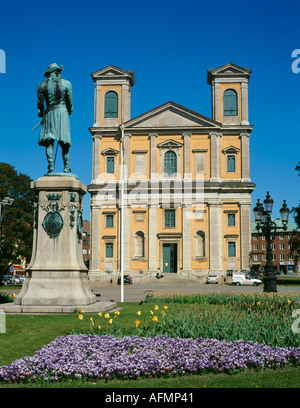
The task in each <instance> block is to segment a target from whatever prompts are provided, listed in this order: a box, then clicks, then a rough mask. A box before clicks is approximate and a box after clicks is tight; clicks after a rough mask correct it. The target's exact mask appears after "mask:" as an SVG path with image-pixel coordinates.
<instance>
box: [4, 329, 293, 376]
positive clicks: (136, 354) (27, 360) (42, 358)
mask: <svg viewBox="0 0 300 408" xmlns="http://www.w3.org/2000/svg"><path fill="white" fill-rule="evenodd" d="M289 363H294V364H299V363H300V348H299V347H298V348H296V347H293V348H282V347H270V346H267V345H264V344H259V343H254V342H251V341H244V340H238V341H233V342H227V341H220V340H216V339H207V338H201V337H200V338H198V339H182V338H178V337H177V338H170V337H168V336H157V337H154V338H151V337H149V338H145V337H144V338H140V337H114V336H97V335H92V334H89V335H83V334H81V335H69V336H62V337H57V338H56V339H55V340H53V341H52V342H51V343H49V344H47V345H46V346H44V347H43V348H42V349H40V350H38V351H37V352H36V354H35V355H34V356H33V357H28V356H26V357H23V358H21V359H19V360H16V361H14V362H13V363H12V364H10V365H6V366H1V367H0V381H4V382H7V381H18V382H26V381H36V380H44V381H61V380H63V379H68V378H74V379H75V378H85V379H93V380H94V379H98V378H105V379H110V378H118V377H119V378H137V377H153V376H165V377H169V376H174V375H183V374H185V373H201V372H204V371H205V372H229V371H231V370H245V369H247V368H249V367H280V366H284V365H286V364H289Z"/></svg>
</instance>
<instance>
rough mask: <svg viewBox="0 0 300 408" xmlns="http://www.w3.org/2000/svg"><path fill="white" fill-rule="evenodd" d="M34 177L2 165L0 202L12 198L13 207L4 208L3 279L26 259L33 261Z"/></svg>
mask: <svg viewBox="0 0 300 408" xmlns="http://www.w3.org/2000/svg"><path fill="white" fill-rule="evenodd" d="M31 181H32V180H31V178H30V177H29V176H28V175H26V174H22V173H18V172H17V171H16V170H15V168H14V167H13V166H11V165H10V164H7V163H3V162H0V201H2V200H3V198H4V197H10V198H12V199H13V200H14V201H13V203H12V205H11V206H7V205H2V206H1V230H0V276H2V275H3V274H5V273H7V272H8V269H9V266H10V265H11V264H13V263H18V262H20V260H21V259H22V258H25V259H26V260H27V261H29V260H30V257H31V251H32V235H33V208H34V192H33V190H31V189H30V182H31Z"/></svg>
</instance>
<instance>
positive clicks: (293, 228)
mask: <svg viewBox="0 0 300 408" xmlns="http://www.w3.org/2000/svg"><path fill="white" fill-rule="evenodd" d="M272 221H274V222H275V224H276V232H277V233H278V232H281V233H283V232H285V233H289V232H300V228H298V227H297V225H296V224H294V223H293V222H291V221H289V222H288V223H287V229H286V230H284V229H283V228H282V222H281V219H280V218H276V219H275V220H274V219H272ZM251 232H252V234H261V232H260V231H257V229H256V222H255V221H251Z"/></svg>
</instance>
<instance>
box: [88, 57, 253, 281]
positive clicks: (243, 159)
mask: <svg viewBox="0 0 300 408" xmlns="http://www.w3.org/2000/svg"><path fill="white" fill-rule="evenodd" d="M250 75H251V71H250V70H249V69H245V68H242V67H240V66H238V65H235V64H232V63H229V64H227V65H224V66H222V67H220V68H217V69H212V70H208V73H207V83H208V84H209V85H210V86H211V95H212V99H211V104H212V118H208V117H206V116H203V115H201V114H199V113H197V112H194V111H192V110H190V109H187V108H185V107H183V106H180V105H178V104H176V103H174V102H171V101H169V102H167V103H165V104H163V105H161V106H158V107H157V108H155V109H152V110H151V111H148V112H146V113H144V114H142V115H139V116H138V117H135V118H131V114H130V108H131V88H132V86H134V84H135V78H134V72H133V71H125V70H123V69H120V68H118V67H115V66H112V65H111V66H108V67H106V68H104V69H101V70H99V71H97V72H94V73H93V74H92V78H93V80H94V84H95V110H94V124H93V126H92V127H91V128H90V132H91V134H92V139H93V176H92V181H91V184H90V185H89V187H88V191H89V193H90V194H91V257H90V278H91V279H97V278H101V275H104V274H107V273H113V274H118V273H119V272H120V262H121V259H123V270H124V273H125V274H131V275H133V276H135V275H138V276H144V275H149V274H156V273H157V272H159V273H161V272H164V273H176V274H183V275H186V276H190V275H191V274H193V275H198V276H200V277H201V276H203V277H205V276H207V275H208V273H216V274H218V275H223V274H225V273H226V271H228V270H230V271H239V270H241V269H247V270H249V260H250V253H251V193H252V192H253V190H254V188H255V185H254V184H253V183H252V182H251V179H250V161H249V140H250V135H251V132H252V129H253V126H251V125H250V124H249V119H248V82H249V78H250ZM121 208H122V211H121ZM121 214H123V221H122V222H121ZM121 233H122V234H121ZM121 235H122V236H123V242H122V240H121ZM122 248H124V250H123V255H122V257H121V249H122Z"/></svg>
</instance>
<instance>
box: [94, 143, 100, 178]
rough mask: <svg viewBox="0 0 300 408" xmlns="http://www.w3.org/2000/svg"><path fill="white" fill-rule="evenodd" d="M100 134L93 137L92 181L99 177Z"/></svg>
mask: <svg viewBox="0 0 300 408" xmlns="http://www.w3.org/2000/svg"><path fill="white" fill-rule="evenodd" d="M100 156H101V136H94V137H93V181H96V180H99V178H100Z"/></svg>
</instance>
